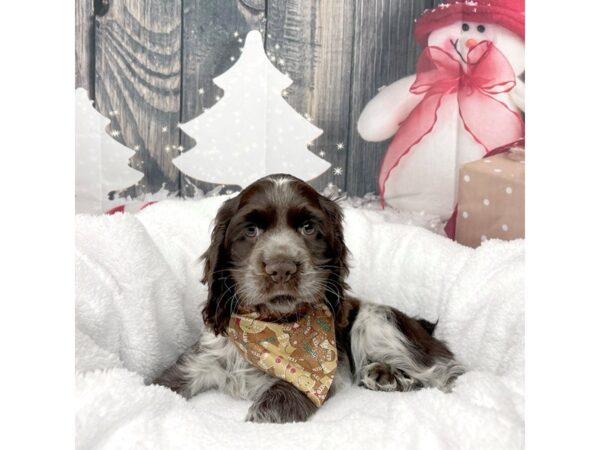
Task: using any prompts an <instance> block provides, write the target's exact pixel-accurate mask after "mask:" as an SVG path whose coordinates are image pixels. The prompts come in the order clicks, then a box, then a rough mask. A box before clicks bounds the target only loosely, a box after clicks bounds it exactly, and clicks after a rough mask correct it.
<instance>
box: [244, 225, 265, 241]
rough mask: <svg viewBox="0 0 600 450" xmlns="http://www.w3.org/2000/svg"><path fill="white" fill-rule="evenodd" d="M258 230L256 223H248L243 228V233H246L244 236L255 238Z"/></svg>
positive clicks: (259, 230) (258, 232)
mask: <svg viewBox="0 0 600 450" xmlns="http://www.w3.org/2000/svg"><path fill="white" fill-rule="evenodd" d="M260 232H261V229H260V228H258V227H257V226H256V225H248V226H247V227H246V229H245V230H244V235H246V237H249V238H255V237H257V236H258V235H259V234H260Z"/></svg>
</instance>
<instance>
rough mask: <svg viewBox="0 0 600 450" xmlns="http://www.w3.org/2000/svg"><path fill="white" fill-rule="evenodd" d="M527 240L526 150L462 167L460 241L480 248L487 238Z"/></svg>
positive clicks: (510, 151) (458, 215)
mask: <svg viewBox="0 0 600 450" xmlns="http://www.w3.org/2000/svg"><path fill="white" fill-rule="evenodd" d="M524 237H525V151H524V148H523V147H511V148H510V149H508V151H504V152H502V153H498V154H496V155H494V156H490V157H487V158H484V159H480V160H478V161H474V162H472V163H468V164H465V165H464V166H462V167H461V169H460V172H459V180H458V207H457V211H456V234H455V238H456V241H457V242H459V243H461V244H463V245H468V246H470V247H477V246H479V245H480V244H481V243H482V242H483V241H485V240H487V239H505V240H511V239H519V238H524Z"/></svg>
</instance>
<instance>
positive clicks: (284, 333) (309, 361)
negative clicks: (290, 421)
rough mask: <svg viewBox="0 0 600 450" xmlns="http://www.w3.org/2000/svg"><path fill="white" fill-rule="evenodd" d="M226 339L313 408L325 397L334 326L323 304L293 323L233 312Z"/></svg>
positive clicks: (332, 357) (334, 360)
mask: <svg viewBox="0 0 600 450" xmlns="http://www.w3.org/2000/svg"><path fill="white" fill-rule="evenodd" d="M227 334H228V336H229V340H230V341H231V342H233V343H234V344H235V346H236V348H237V349H238V351H239V352H240V354H241V355H242V356H243V357H244V358H245V359H246V360H247V361H248V362H249V363H250V364H252V365H253V366H254V367H256V368H258V369H260V370H262V371H264V372H266V373H268V374H269V375H272V376H274V377H277V378H280V379H282V380H285V381H287V382H288V383H290V384H292V385H293V386H295V387H296V388H297V389H298V390H299V391H300V392H302V393H304V394H305V395H306V396H307V397H308V398H309V399H310V400H311V401H312V402H313V403H314V404H315V405H316V406H317V407H319V406H321V405H322V404H323V402H324V401H325V397H327V392H329V388H330V387H331V383H332V382H333V377H334V375H335V370H336V368H337V350H336V346H335V328H334V325H333V317H332V314H331V312H330V311H329V309H327V307H325V306H323V305H320V306H318V307H315V308H312V309H310V310H309V311H308V312H307V313H306V314H305V315H304V316H303V317H302V318H301V319H299V320H298V321H296V322H288V323H277V322H266V321H262V320H259V314H258V313H256V312H254V313H249V314H234V315H232V316H231V320H230V321H229V326H228V328H227Z"/></svg>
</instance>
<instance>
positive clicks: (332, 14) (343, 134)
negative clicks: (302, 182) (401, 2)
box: [266, 0, 354, 190]
mask: <svg viewBox="0 0 600 450" xmlns="http://www.w3.org/2000/svg"><path fill="white" fill-rule="evenodd" d="M353 17H354V0H327V1H321V0H268V8H267V40H266V50H267V55H268V56H269V57H270V58H271V60H272V61H273V63H274V64H275V65H276V66H277V67H278V68H279V70H281V71H282V72H284V73H288V74H289V76H290V78H291V79H292V80H293V81H294V84H292V85H291V86H290V87H289V88H288V89H287V92H286V94H287V95H286V100H287V102H288V103H289V104H290V105H291V106H292V107H293V108H294V109H295V110H296V111H298V113H300V114H303V115H306V116H307V117H308V118H310V120H311V121H312V123H313V124H315V125H316V126H318V127H319V128H321V129H323V134H322V135H321V136H319V137H318V138H317V139H315V140H314V141H313V142H312V143H311V145H310V147H309V148H310V150H312V151H313V152H314V153H315V154H317V155H318V156H319V157H321V158H323V159H325V160H326V161H329V162H330V163H331V168H330V169H329V170H328V171H327V172H325V173H324V174H323V175H321V176H319V177H318V178H317V179H315V180H313V181H312V182H311V184H313V186H314V187H315V188H317V189H318V190H322V189H323V188H324V187H325V186H327V184H329V183H333V184H335V185H336V186H338V187H339V188H342V189H345V184H346V183H345V168H346V160H347V150H346V149H347V147H348V121H349V117H350V83H351V65H352V36H353V27H354V19H353Z"/></svg>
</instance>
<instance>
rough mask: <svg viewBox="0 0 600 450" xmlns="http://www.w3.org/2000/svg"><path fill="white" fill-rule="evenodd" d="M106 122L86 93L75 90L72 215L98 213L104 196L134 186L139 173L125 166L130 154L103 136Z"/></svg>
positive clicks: (102, 208) (106, 203)
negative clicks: (73, 204) (73, 201)
mask: <svg viewBox="0 0 600 450" xmlns="http://www.w3.org/2000/svg"><path fill="white" fill-rule="evenodd" d="M109 122H110V119H108V118H106V117H104V116H103V115H102V114H100V113H99V112H98V111H96V109H94V106H93V105H92V101H91V100H90V99H89V98H88V95H87V91H86V90H85V89H82V88H78V89H76V90H75V211H76V212H78V213H90V214H93V213H96V214H98V213H102V212H104V211H105V210H106V208H107V207H108V206H109V205H111V203H110V201H109V199H108V194H109V193H110V192H111V191H116V190H120V189H124V188H126V187H129V186H131V185H134V184H136V183H137V182H138V181H140V180H141V179H142V177H143V176H144V174H143V173H141V172H139V171H137V170H135V169H132V168H131V167H130V166H129V159H130V158H131V157H132V156H133V155H134V154H135V152H134V151H133V150H131V149H130V148H128V147H126V146H124V145H123V144H121V143H119V142H117V141H116V140H114V139H113V138H112V137H111V136H109V135H108V133H107V132H106V126H107V125H108V123H109Z"/></svg>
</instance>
